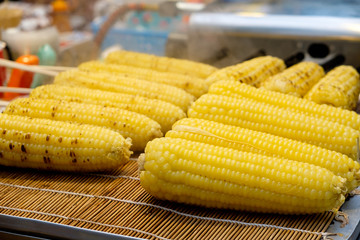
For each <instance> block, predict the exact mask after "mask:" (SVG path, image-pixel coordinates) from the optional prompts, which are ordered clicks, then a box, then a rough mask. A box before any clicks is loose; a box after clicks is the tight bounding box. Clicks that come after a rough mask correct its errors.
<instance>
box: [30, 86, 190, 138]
mask: <svg viewBox="0 0 360 240" xmlns="http://www.w3.org/2000/svg"><path fill="white" fill-rule="evenodd" d="M30 97H34V98H49V99H59V100H66V101H71V102H79V103H90V104H97V105H102V106H107V107H117V108H121V109H125V110H128V111H131V112H137V113H140V114H143V115H145V116H148V117H149V118H151V119H153V120H155V121H156V122H158V123H159V124H160V126H161V131H162V132H163V133H165V132H167V131H168V130H170V129H171V126H172V124H173V123H174V122H176V121H177V120H179V119H181V118H184V117H186V114H185V112H184V111H183V110H182V109H181V108H179V107H177V106H175V105H173V104H171V103H167V102H164V101H161V100H157V99H149V98H145V97H141V96H134V95H129V94H121V93H114V92H107V91H101V90H94V89H87V88H79V87H67V86H61V85H43V86H40V87H37V88H35V89H34V90H32V92H31V94H30Z"/></svg>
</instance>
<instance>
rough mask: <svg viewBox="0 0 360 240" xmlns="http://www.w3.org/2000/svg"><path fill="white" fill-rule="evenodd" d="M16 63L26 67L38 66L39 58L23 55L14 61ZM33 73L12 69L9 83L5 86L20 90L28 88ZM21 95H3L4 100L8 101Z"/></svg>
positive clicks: (8, 93) (7, 93)
mask: <svg viewBox="0 0 360 240" xmlns="http://www.w3.org/2000/svg"><path fill="white" fill-rule="evenodd" d="M16 62H17V63H22V64H26V65H38V64H39V58H38V57H37V56H35V55H24V56H21V57H19V58H18V59H16ZM33 76H34V73H32V72H27V71H23V70H20V69H16V68H14V69H13V70H12V72H11V76H10V79H9V82H8V84H7V86H8V87H22V88H30V86H31V83H32V80H33ZM21 95H23V94H20V93H10V92H6V93H4V97H3V99H4V100H7V101H10V100H12V99H14V98H16V97H18V96H21Z"/></svg>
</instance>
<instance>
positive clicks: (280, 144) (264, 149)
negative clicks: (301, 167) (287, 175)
mask: <svg viewBox="0 0 360 240" xmlns="http://www.w3.org/2000/svg"><path fill="white" fill-rule="evenodd" d="M172 129H173V130H171V131H168V132H167V133H166V135H165V137H170V138H182V139H186V140H191V141H196V142H203V143H207V144H212V145H217V146H222V147H227V148H233V149H236V150H239V151H244V152H252V153H257V154H262V155H266V156H270V157H277V158H286V159H289V160H294V161H298V162H306V163H309V164H314V165H316V166H320V167H323V168H326V169H328V170H330V171H332V172H333V173H334V174H336V175H338V176H341V177H343V178H345V179H347V183H346V188H347V190H348V192H350V191H352V190H353V189H355V188H356V187H358V186H359V183H360V164H359V163H358V162H357V161H354V160H352V159H351V158H349V157H348V156H346V155H344V154H341V153H338V152H334V151H330V150H327V149H325V148H320V147H317V146H315V145H311V144H307V143H303V142H299V141H295V140H292V139H288V138H283V137H279V136H275V135H272V134H267V133H263V132H258V131H253V130H250V129H245V128H241V127H236V126H231V125H226V124H222V123H217V122H214V121H208V120H204V119H196V118H184V119H181V120H179V121H177V122H176V123H175V124H174V125H173V128H172Z"/></svg>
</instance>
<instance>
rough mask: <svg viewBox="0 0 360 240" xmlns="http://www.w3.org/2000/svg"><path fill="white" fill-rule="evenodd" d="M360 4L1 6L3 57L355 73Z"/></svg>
mask: <svg viewBox="0 0 360 240" xmlns="http://www.w3.org/2000/svg"><path fill="white" fill-rule="evenodd" d="M359 16H360V0H343V1H336V0H321V1H312V0H289V1H285V0H277V1H276V0H273V1H270V0H263V1H256V0H253V1H251V0H238V1H236V0H227V1H226V0H223V1H211V0H203V1H201V0H193V1H190V0H188V1H162V0H146V1H126V0H67V1H65V0H53V1H51V0H37V1H36V0H24V1H0V30H1V31H0V40H1V41H2V42H3V43H5V44H6V47H4V50H2V57H3V58H7V59H10V60H14V61H15V60H17V59H18V58H19V57H21V56H23V55H27V54H33V55H36V56H38V57H39V59H40V63H39V64H42V65H58V66H77V65H78V64H79V63H81V62H84V61H87V60H92V59H101V58H102V57H103V56H104V55H105V54H106V53H108V52H109V51H111V50H113V49H127V50H133V51H139V52H146V53H151V54H155V55H160V56H170V57H177V58H187V59H192V60H196V61H201V62H205V63H209V64H212V65H215V66H218V67H223V66H227V65H230V64H234V63H237V62H240V61H243V60H246V59H249V58H252V57H254V56H259V55H267V54H271V55H274V56H278V57H281V58H283V59H284V60H286V62H287V64H288V65H292V64H294V63H296V62H299V61H303V60H306V59H311V60H313V61H316V62H320V63H321V64H322V65H324V66H325V67H326V66H327V65H328V68H332V67H334V66H336V65H339V64H343V63H346V64H351V65H354V66H355V67H357V68H358V67H359V66H358V65H360V64H358V63H359V62H360V59H359V56H360V54H359V52H360V47H359V42H360V40H359V39H360V24H359Z"/></svg>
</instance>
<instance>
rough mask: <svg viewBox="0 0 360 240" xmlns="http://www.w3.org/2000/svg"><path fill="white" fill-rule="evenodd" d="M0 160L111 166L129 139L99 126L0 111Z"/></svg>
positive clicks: (60, 166)
mask: <svg viewBox="0 0 360 240" xmlns="http://www.w3.org/2000/svg"><path fill="white" fill-rule="evenodd" d="M0 138H1V141H0V164H2V165H5V166H15V167H26V168H37V169H45V170H60V171H84V172H89V171H105V170H114V169H116V168H118V167H119V166H121V165H123V164H124V163H126V162H127V161H128V159H129V156H130V154H131V151H130V150H129V148H130V145H131V140H130V139H125V138H124V137H122V136H121V135H120V134H119V133H117V132H115V131H112V130H110V129H106V128H103V127H98V126H92V125H87V124H83V125H79V124H74V123H68V122H61V121H53V120H49V119H40V118H29V117H26V116H18V115H8V114H0Z"/></svg>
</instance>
